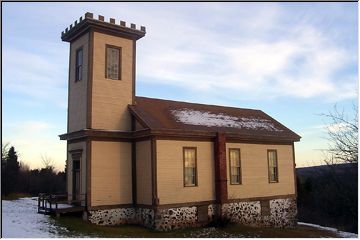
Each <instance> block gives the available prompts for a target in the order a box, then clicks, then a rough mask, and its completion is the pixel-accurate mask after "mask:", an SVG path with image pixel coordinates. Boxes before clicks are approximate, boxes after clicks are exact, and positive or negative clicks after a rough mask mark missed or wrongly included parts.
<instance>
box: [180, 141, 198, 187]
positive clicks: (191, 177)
mask: <svg viewBox="0 0 360 240" xmlns="http://www.w3.org/2000/svg"><path fill="white" fill-rule="evenodd" d="M183 153H184V186H185V187H194V186H196V185H197V176H196V148H190V147H186V148H184V152H183Z"/></svg>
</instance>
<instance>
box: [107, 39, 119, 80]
mask: <svg viewBox="0 0 360 240" xmlns="http://www.w3.org/2000/svg"><path fill="white" fill-rule="evenodd" d="M120 66H121V48H119V47H114V46H110V45H106V63H105V67H106V69H105V77H106V78H110V79H115V80H120V79H121V67H120Z"/></svg>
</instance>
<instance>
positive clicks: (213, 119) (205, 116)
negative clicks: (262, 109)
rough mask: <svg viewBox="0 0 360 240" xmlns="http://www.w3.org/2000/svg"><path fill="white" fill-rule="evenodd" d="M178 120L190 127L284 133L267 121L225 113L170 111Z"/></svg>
mask: <svg viewBox="0 0 360 240" xmlns="http://www.w3.org/2000/svg"><path fill="white" fill-rule="evenodd" d="M170 111H171V113H172V114H173V115H174V117H175V118H176V121H177V122H181V123H184V124H190V125H201V126H207V127H231V128H246V129H253V130H259V129H263V130H267V131H275V132H282V131H283V130H282V129H278V128H276V127H275V126H274V124H273V123H272V122H271V121H270V120H267V119H261V118H251V117H234V116H229V115H227V114H225V113H218V114H214V113H211V112H207V111H198V110H193V109H188V108H184V109H181V110H170Z"/></svg>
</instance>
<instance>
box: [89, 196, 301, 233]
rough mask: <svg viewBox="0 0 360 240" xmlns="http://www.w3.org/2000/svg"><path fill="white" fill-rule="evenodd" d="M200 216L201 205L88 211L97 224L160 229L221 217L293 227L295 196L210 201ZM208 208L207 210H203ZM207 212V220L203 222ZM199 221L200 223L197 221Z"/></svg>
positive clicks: (188, 225)
mask: <svg viewBox="0 0 360 240" xmlns="http://www.w3.org/2000/svg"><path fill="white" fill-rule="evenodd" d="M204 207H205V212H204V213H205V215H202V217H200V215H199V214H200V213H201V212H202V210H201V211H199V209H200V207H196V206H190V207H179V208H157V209H152V208H116V209H107V210H96V211H90V212H89V217H88V219H89V221H90V222H91V223H94V224H98V225H118V224H124V223H131V224H139V225H143V226H145V227H148V228H153V229H156V230H159V231H168V230H173V229H180V228H186V227H196V226H200V225H204V224H206V223H209V222H211V221H212V220H214V219H216V218H217V217H220V215H221V218H223V219H228V220H230V222H233V223H241V224H244V225H250V226H265V227H293V226H295V225H296V222H297V221H296V220H297V219H296V215H297V208H296V199H294V198H284V199H273V200H267V201H250V202H234V203H225V204H223V205H219V204H210V205H208V206H206V205H205V206H202V209H204ZM206 210H207V211H206ZM206 214H207V221H206ZM204 216H205V222H204V221H203V220H200V218H201V219H204ZM200 221H202V222H200Z"/></svg>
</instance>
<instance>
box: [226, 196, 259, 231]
mask: <svg viewBox="0 0 360 240" xmlns="http://www.w3.org/2000/svg"><path fill="white" fill-rule="evenodd" d="M221 212H222V217H224V218H227V219H230V221H231V222H236V223H242V224H245V225H251V226H256V225H258V223H259V221H260V219H261V206H260V202H259V201H255V202H238V203H226V204H223V205H222V208H221Z"/></svg>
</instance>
